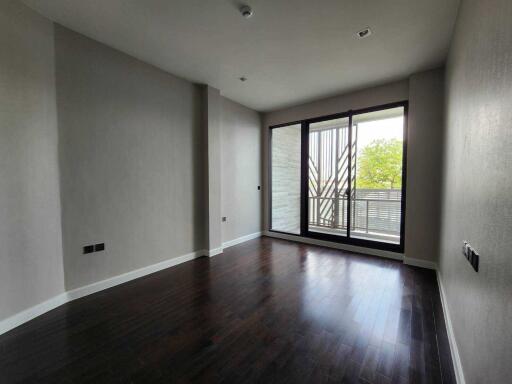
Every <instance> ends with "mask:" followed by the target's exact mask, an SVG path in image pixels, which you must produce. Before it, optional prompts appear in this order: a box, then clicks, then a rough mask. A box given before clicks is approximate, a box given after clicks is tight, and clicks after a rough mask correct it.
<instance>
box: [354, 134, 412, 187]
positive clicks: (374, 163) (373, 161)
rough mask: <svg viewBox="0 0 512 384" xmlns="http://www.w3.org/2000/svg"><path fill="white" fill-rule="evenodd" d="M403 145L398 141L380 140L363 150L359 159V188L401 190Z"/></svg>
mask: <svg viewBox="0 0 512 384" xmlns="http://www.w3.org/2000/svg"><path fill="white" fill-rule="evenodd" d="M402 145H403V142H402V141H401V140H398V139H387V140H386V139H379V140H374V141H372V142H371V143H370V144H368V145H367V146H366V147H364V148H362V149H361V151H360V153H359V154H358V158H357V163H358V167H357V180H356V182H357V187H358V188H369V189H388V188H391V189H393V188H401V187H402Z"/></svg>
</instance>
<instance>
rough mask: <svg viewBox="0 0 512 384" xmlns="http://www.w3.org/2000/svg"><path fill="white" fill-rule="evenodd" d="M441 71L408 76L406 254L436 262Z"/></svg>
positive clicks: (442, 77)
mask: <svg viewBox="0 0 512 384" xmlns="http://www.w3.org/2000/svg"><path fill="white" fill-rule="evenodd" d="M443 96H444V70H443V69H437V70H434V71H427V72H422V73H418V74H415V75H412V76H411V77H410V79H409V119H408V120H409V126H408V128H409V129H408V137H407V207H406V226H405V255H406V257H412V258H415V259H423V260H429V261H437V257H438V253H439V221H440V213H439V209H440V200H441V198H440V195H441V193H440V192H441V178H442V177H441V171H442V169H441V163H442V153H443V132H444V120H443V119H444V115H443V107H444V106H443Z"/></svg>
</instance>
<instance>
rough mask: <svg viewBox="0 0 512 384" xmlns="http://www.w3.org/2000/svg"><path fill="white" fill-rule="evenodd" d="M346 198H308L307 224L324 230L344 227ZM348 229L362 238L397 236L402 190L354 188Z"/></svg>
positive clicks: (398, 232)
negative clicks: (363, 236)
mask: <svg viewBox="0 0 512 384" xmlns="http://www.w3.org/2000/svg"><path fill="white" fill-rule="evenodd" d="M347 200H348V199H347V197H346V196H345V195H343V196H340V197H338V198H337V197H321V196H310V197H309V226H310V228H311V227H317V228H318V229H319V230H322V229H325V230H327V231H333V230H334V231H336V230H338V231H339V230H341V231H343V230H345V231H346V230H347V204H348V201H347ZM351 200H352V201H351V205H352V209H351V231H352V232H355V233H357V234H361V235H364V234H367V236H365V237H372V234H373V235H374V236H375V237H379V236H381V237H383V238H387V237H389V238H390V239H392V238H394V237H398V236H400V219H401V206H402V205H401V203H402V191H401V190H400V189H357V190H356V192H355V194H354V196H353V198H352V199H351Z"/></svg>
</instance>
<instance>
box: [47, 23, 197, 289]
mask: <svg viewBox="0 0 512 384" xmlns="http://www.w3.org/2000/svg"><path fill="white" fill-rule="evenodd" d="M55 41H56V47H55V48H56V67H57V105H58V111H59V116H58V120H59V134H60V144H59V148H60V167H61V195H62V222H63V240H64V266H65V278H66V288H67V289H72V288H76V287H80V286H83V285H86V284H89V283H92V282H96V281H99V280H102V279H106V278H108V277H111V276H114V275H118V274H121V273H124V272H128V271H130V270H133V269H136V268H140V267H144V266H147V265H150V264H154V263H157V262H159V261H162V260H166V259H170V258H172V257H175V256H180V255H183V254H186V253H189V252H192V251H196V250H199V249H202V247H203V245H204V241H203V226H204V225H203V224H204V215H203V208H204V197H203V184H204V175H203V169H204V166H203V165H204V163H203V152H204V151H203V142H202V133H201V98H200V90H199V88H198V87H197V86H195V85H193V84H191V83H189V82H187V81H185V80H181V79H178V78H176V77H174V76H172V75H169V74H168V73H165V72H163V71H161V70H158V69H156V68H154V67H152V66H150V65H148V64H145V63H142V62H140V61H138V60H136V59H134V58H132V57H130V56H127V55H125V54H123V53H120V52H118V51H116V50H113V49H111V48H109V47H107V46H104V45H102V44H100V43H98V42H95V41H93V40H90V39H88V38H86V37H84V36H82V35H79V34H77V33H75V32H72V31H69V30H67V29H65V28H64V27H60V26H56V30H55ZM97 242H105V243H106V251H105V252H98V253H92V254H88V255H83V254H82V252H81V248H82V246H83V245H85V244H91V243H97Z"/></svg>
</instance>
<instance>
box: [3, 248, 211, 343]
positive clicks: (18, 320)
mask: <svg viewBox="0 0 512 384" xmlns="http://www.w3.org/2000/svg"><path fill="white" fill-rule="evenodd" d="M206 253H207V252H206V251H196V252H192V253H188V254H186V255H182V256H178V257H173V258H172V259H168V260H165V261H162V262H160V263H157V264H152V265H148V266H147V267H143V268H139V269H136V270H134V271H130V272H127V273H123V274H122V275H117V276H113V277H110V278H108V279H105V280H102V281H98V282H96V283H92V284H89V285H86V286H83V287H80V288H76V289H73V290H71V291H67V292H64V293H61V294H59V295H57V296H54V297H52V298H51V299H49V300H47V301H45V302H43V303H40V304H37V305H34V306H33V307H30V308H28V309H26V310H24V311H22V312H19V313H17V314H15V315H13V316H11V317H8V318H6V319H4V320H1V321H0V335H2V334H3V333H5V332H8V331H10V330H11V329H13V328H16V327H18V326H20V325H21V324H23V323H26V322H27V321H29V320H32V319H34V318H36V317H38V316H40V315H42V314H44V313H46V312H48V311H51V310H52V309H55V308H57V307H59V306H61V305H62V304H66V303H68V302H70V301H73V300H76V299H79V298H80V297H84V296H87V295H91V294H93V293H96V292H99V291H102V290H104V289H107V288H111V287H114V286H116V285H119V284H122V283H126V282H128V281H130V280H134V279H137V278H139V277H142V276H146V275H150V274H152V273H155V272H158V271H161V270H163V269H166V268H170V267H173V266H175V265H178V264H181V263H185V262H187V261H190V260H193V259H195V258H198V257H201V256H204V255H205V254H206Z"/></svg>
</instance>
